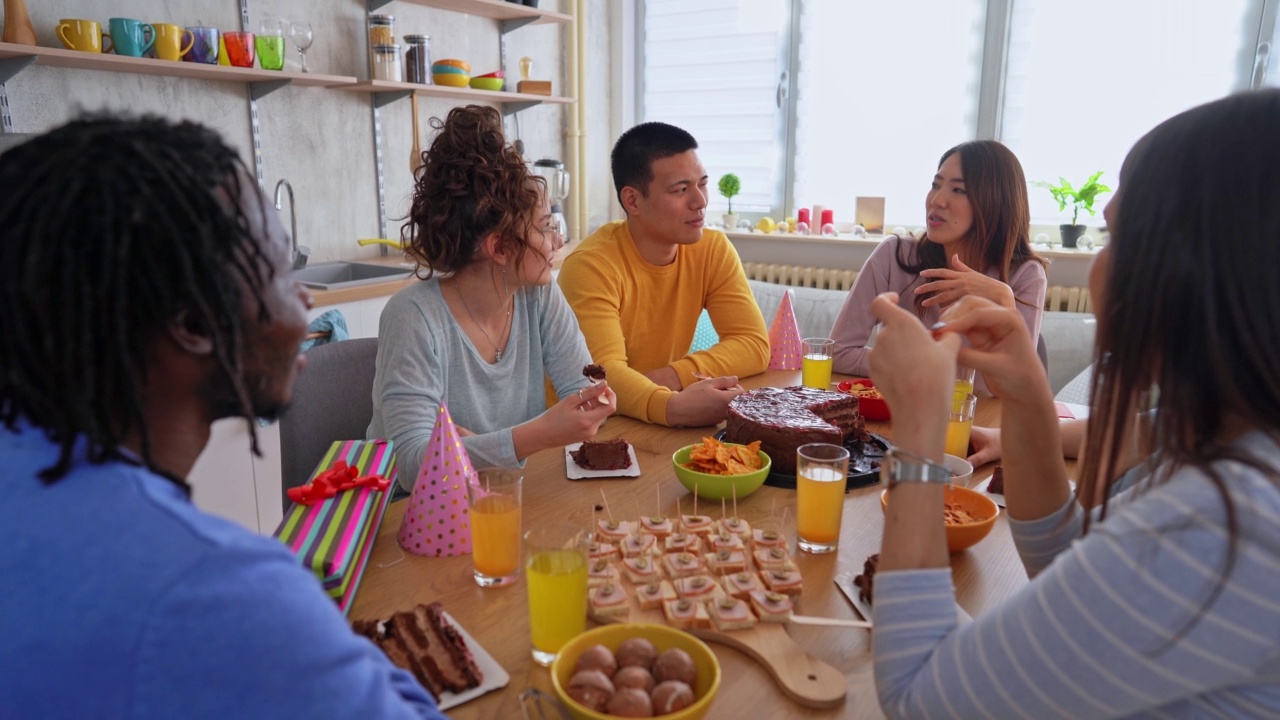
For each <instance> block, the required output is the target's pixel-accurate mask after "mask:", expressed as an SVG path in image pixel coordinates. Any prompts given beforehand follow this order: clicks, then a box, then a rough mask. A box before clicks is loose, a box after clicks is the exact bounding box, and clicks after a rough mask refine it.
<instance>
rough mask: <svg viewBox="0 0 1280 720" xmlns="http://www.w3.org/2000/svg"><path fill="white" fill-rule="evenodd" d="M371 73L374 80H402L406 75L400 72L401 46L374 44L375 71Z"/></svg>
mask: <svg viewBox="0 0 1280 720" xmlns="http://www.w3.org/2000/svg"><path fill="white" fill-rule="evenodd" d="M369 74H370V76H371V77H372V78H373V79H374V80H390V81H392V82H401V81H402V80H403V79H404V77H403V76H402V75H401V74H400V46H399V45H374V46H373V72H371V73H369Z"/></svg>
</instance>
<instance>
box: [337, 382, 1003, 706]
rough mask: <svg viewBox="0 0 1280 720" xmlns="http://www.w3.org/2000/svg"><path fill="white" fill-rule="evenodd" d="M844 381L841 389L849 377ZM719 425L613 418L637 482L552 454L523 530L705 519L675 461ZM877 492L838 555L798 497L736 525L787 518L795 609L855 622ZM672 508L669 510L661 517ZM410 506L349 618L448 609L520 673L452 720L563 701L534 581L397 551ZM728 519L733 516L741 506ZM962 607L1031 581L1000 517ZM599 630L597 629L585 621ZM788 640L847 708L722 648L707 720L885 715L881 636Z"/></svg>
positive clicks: (609, 430)
mask: <svg viewBox="0 0 1280 720" xmlns="http://www.w3.org/2000/svg"><path fill="white" fill-rule="evenodd" d="M836 379H839V378H838V377H837V378H836ZM798 384H800V373H799V372H798V371H794V372H793V371H773V370H771V371H766V372H764V373H761V374H759V375H756V376H754V377H750V378H744V379H743V380H742V385H743V386H744V387H746V388H748V389H751V388H758V387H770V386H773V387H786V386H790V385H798ZM999 417H1000V401H999V400H998V399H996V398H984V399H980V400H979V402H978V408H977V413H976V417H975V424H977V425H984V426H998V425H999ZM867 427H868V429H869V430H871V431H872V432H875V433H879V434H882V435H885V436H886V437H888V436H890V435H891V423H889V422H885V423H873V422H868V423H867ZM714 432H715V428H708V427H703V428H668V427H662V426H658V425H649V424H646V423H642V422H639V421H636V420H633V419H631V418H626V417H621V416H614V417H611V418H609V419H608V421H607V422H606V423H605V424H604V426H603V427H602V428H601V430H600V433H599V435H598V436H597V439H607V438H625V439H626V440H627V441H628V442H630V443H631V444H632V445H633V446H634V447H635V451H636V457H637V459H638V461H639V466H640V471H641V472H640V476H639V477H636V478H610V479H596V480H569V479H567V476H566V464H565V453H564V450H563V449H562V448H551V449H549V450H544V451H542V452H539V453H537V454H535V455H533V456H532V457H530V458H529V459H528V461H527V463H526V465H525V468H524V473H525V474H524V490H523V493H524V500H523V503H524V505H523V511H522V512H523V518H522V522H523V526H524V528H526V529H527V528H530V527H534V526H536V525H538V524H540V523H550V522H566V521H567V522H572V523H580V524H582V525H583V526H587V525H589V524H590V523H591V522H592V518H593V516H595V517H604V514H603V512H601V511H600V510H598V509H597V508H598V507H599V506H601V505H603V504H604V503H605V502H607V504H608V507H609V511H610V512H611V513H612V514H613V515H614V516H615V517H618V518H619V519H636V518H638V517H639V516H640V515H641V514H642V513H643V514H647V515H648V514H655V513H660V514H662V515H666V516H674V515H677V514H678V509H679V510H683V512H685V513H692V512H693V511H694V496H693V494H692V493H690V492H689V491H688V490H686V489H685V488H684V486H682V485H681V484H680V482H679V480H678V479H677V478H676V476H675V471H674V469H673V467H672V462H671V455H672V453H674V452H675V451H676V450H677V449H679V448H681V447H683V446H685V445H688V444H690V443H696V442H698V441H700V439H701V438H702V437H704V436H708V435H711V434H713V433H714ZM993 468H994V465H988V466H986V467H983V468H978V469H977V470H976V471H975V472H974V480H973V483H974V484H975V485H976V484H977V483H979V482H981V480H983V479H985V478H986V477H988V476H989V475H990V474H991V472H992V470H993ZM879 495H880V487H879V484H878V483H877V484H874V485H871V486H869V487H864V488H861V489H855V490H852V491H850V492H849V493H848V494H847V495H846V496H845V499H844V514H843V520H842V525H841V532H840V540H839V549H838V551H837V552H835V553H831V554H826V555H810V554H808V553H804V552H796V547H795V524H794V517H795V491H794V490H789V489H783V488H776V487H771V486H769V485H765V486H763V487H761V488H760V489H759V490H758V491H756V492H755V493H752V494H751V495H750V496H749V497H746V498H742V499H739V500H738V514H739V516H741V517H743V518H744V519H746V520H747V521H748V522H752V523H753V524H754V523H756V522H758V521H760V520H764V519H767V518H775V519H776V518H778V517H779V516H781V515H782V514H783V510H784V509H787V510H788V512H786V517H788V518H790V522H789V527H786V528H784V529H785V530H787V532H788V536H789V538H790V540H791V543H792V551H793V553H794V555H795V558H796V563H797V565H798V566H799V568H800V572H801V574H802V576H803V578H804V591H803V593H802V594H801V596H800V598H799V600H798V603H797V611H798V612H801V613H803V614H805V615H810V616H822V617H829V618H845V619H856V618H858V617H859V616H858V614H857V612H856V611H855V610H854V609H853V607H852V605H851V604H850V603H849V601H848V600H847V599H846V598H845V596H844V595H843V594H842V593H841V592H840V590H839V589H838V588H837V587H836V584H835V578H836V576H837V575H840V574H843V573H849V574H856V573H858V572H860V571H861V569H862V565H863V561H864V560H865V559H866V557H867V556H868V555H870V554H872V553H876V552H879V550H880V538H881V533H882V531H883V522H884V518H883V514H882V511H881V508H880V498H879ZM659 498H661V507H658V502H659ZM407 505H408V503H407V502H398V503H394V504H392V505H391V507H390V508H389V509H388V510H387V514H386V517H385V519H384V520H383V523H382V527H381V529H380V531H379V533H378V538H377V541H376V544H375V547H374V549H373V552H372V555H371V557H370V560H369V565H368V569H367V570H366V573H365V577H364V580H363V585H362V587H361V588H360V591H359V594H358V595H357V597H356V600H355V604H354V606H353V608H352V610H351V613H350V615H351V617H352V618H385V617H387V616H389V615H391V614H392V613H394V612H396V611H399V610H404V609H407V608H411V607H413V606H414V605H416V604H418V603H424V602H432V601H439V602H440V603H441V604H442V605H443V606H444V608H445V610H447V611H448V612H449V614H450V615H451V616H452V617H453V618H454V619H455V620H456V621H457V622H458V623H459V624H460V625H461V626H462V627H463V628H464V629H466V630H467V631H468V632H469V633H470V634H471V635H472V637H473V638H475V640H476V641H477V642H479V643H480V644H481V645H482V646H483V647H484V649H485V650H486V651H488V652H489V653H490V654H491V655H492V656H493V657H494V659H495V660H497V662H498V663H499V664H501V665H502V667H503V668H504V669H505V670H506V671H507V672H508V673H509V674H510V676H511V681H510V683H509V684H508V685H507V686H506V687H505V688H502V689H500V690H496V691H494V692H491V693H488V694H486V695H483V696H481V697H479V698H477V699H474V700H472V701H470V702H468V703H466V704H464V705H461V706H458V707H456V708H454V709H452V710H450V711H449V715H450V717H453V718H520V717H521V701H520V697H519V696H520V693H521V691H522V690H524V689H525V688H537V689H539V690H541V691H543V692H545V693H546V694H548V695H553V694H554V693H553V690H552V686H551V677H550V672H549V670H548V669H547V668H544V667H541V666H539V665H537V664H535V663H534V662H533V659H532V658H531V656H530V648H531V645H530V640H529V618H528V603H527V598H526V588H525V583H524V577H523V575H521V577H520V579H519V580H517V582H515V583H514V584H512V585H509V586H507V587H499V588H480V587H479V586H477V585H476V583H475V582H474V581H473V580H472V563H471V556H470V555H461V556H457V557H445V558H435V557H422V556H417V555H412V554H409V553H407V552H404V551H403V550H401V549H400V547H399V546H398V545H397V543H396V534H397V532H398V531H399V529H400V522H401V518H402V517H403V515H404V509H405V506H407ZM698 512H699V513H701V514H706V515H712V516H713V517H719V516H720V512H721V508H720V505H719V503H714V504H712V503H708V502H706V501H699V502H698ZM728 512H729V513H730V514H732V508H729V510H728ZM951 570H952V577H953V578H954V581H955V587H956V598H957V601H958V603H959V605H960V607H961V608H962V609H964V610H965V611H967V612H968V613H969V614H970V615H971V616H977V615H979V614H981V613H982V612H984V611H985V610H987V609H988V608H990V607H992V606H994V605H996V604H997V603H999V602H1001V601H1002V600H1003V599H1004V598H1007V597H1009V596H1010V595H1011V594H1012V593H1013V592H1014V591H1016V590H1018V589H1019V588H1020V587H1022V586H1023V585H1024V584H1025V583H1026V582H1027V576H1026V573H1025V571H1024V570H1023V567H1022V563H1021V561H1020V560H1019V559H1018V554H1017V551H1016V550H1015V549H1014V546H1013V541H1012V539H1011V538H1010V535H1009V530H1008V527H1007V524H1006V522H1005V517H1004V513H1003V512H1001V514H1000V516H999V517H998V518H997V520H996V524H995V527H994V528H993V530H992V532H991V533H990V534H989V535H988V536H987V537H986V538H985V539H984V540H982V541H981V542H979V543H978V544H977V545H975V546H973V547H972V548H970V549H968V550H966V551H963V552H960V553H956V554H954V555H952V556H951ZM588 625H589V626H590V625H593V623H590V622H589V623H588ZM787 632H788V633H789V634H790V635H791V637H792V638H793V639H794V640H795V642H796V643H797V644H798V645H799V646H800V647H801V648H803V649H804V650H805V651H806V652H807V653H808V654H809V655H810V656H812V657H813V658H816V659H818V660H821V661H822V662H825V663H827V664H828V665H830V666H832V667H834V668H835V669H836V670H838V671H839V672H841V673H843V675H844V677H845V680H846V682H847V684H848V692H847V694H846V696H845V698H844V701H843V703H841V704H839V705H837V706H834V707H828V708H823V709H816V708H810V707H804V706H802V705H800V704H798V703H796V702H795V701H793V700H791V699H790V698H788V697H787V696H785V695H784V694H783V693H782V692H780V691H779V689H778V687H777V686H776V685H775V683H774V681H773V679H772V677H771V676H770V675H769V674H768V672H766V670H765V669H763V668H762V667H761V666H760V665H759V664H757V663H756V661H755V660H753V659H752V658H750V657H748V656H747V655H746V654H744V653H742V652H739V651H738V650H735V649H732V648H730V647H728V646H725V645H721V644H716V643H714V642H713V643H711V644H710V646H711V648H712V649H713V650H714V652H715V654H716V656H717V657H718V658H719V661H720V665H721V668H722V674H723V677H722V681H721V686H720V690H719V693H718V694H717V696H716V699H715V702H714V704H713V705H712V707H711V711H710V713H709V714H708V716H707V717H709V718H735V719H740V718H783V717H787V718H792V717H804V718H810V717H812V718H880V717H883V715H882V713H881V712H880V706H879V703H878V702H877V700H876V694H875V687H874V680H873V677H872V665H871V653H870V633H869V632H868V631H867V630H862V629H855V628H831V627H817V626H800V625H795V624H789V625H788V626H787Z"/></svg>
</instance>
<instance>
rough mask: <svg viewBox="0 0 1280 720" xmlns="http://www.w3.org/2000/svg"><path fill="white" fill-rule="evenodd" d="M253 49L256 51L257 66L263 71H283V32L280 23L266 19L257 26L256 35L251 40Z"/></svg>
mask: <svg viewBox="0 0 1280 720" xmlns="http://www.w3.org/2000/svg"><path fill="white" fill-rule="evenodd" d="M253 43H254V47H255V48H256V49H257V51H258V65H260V66H261V67H262V69H263V70H283V69H284V30H283V29H282V28H281V27H280V21H279V20H274V19H271V18H267V19H265V20H263V21H262V23H261V24H259V25H258V34H257V35H255V36H254V38H253Z"/></svg>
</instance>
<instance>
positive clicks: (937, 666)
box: [874, 432, 1280, 720]
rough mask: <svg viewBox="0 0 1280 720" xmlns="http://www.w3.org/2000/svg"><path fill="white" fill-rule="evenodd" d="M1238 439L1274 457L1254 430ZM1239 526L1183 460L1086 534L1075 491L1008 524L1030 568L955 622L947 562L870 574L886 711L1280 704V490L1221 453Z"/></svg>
mask: <svg viewBox="0 0 1280 720" xmlns="http://www.w3.org/2000/svg"><path fill="white" fill-rule="evenodd" d="M1237 447H1238V448H1240V449H1242V450H1245V451H1246V452H1249V453H1251V454H1252V455H1253V456H1254V457H1257V458H1260V459H1261V460H1262V461H1263V462H1265V463H1266V464H1267V465H1268V466H1269V467H1271V468H1273V469H1274V468H1278V467H1280V447H1277V446H1276V445H1275V444H1273V443H1272V442H1271V441H1270V440H1268V439H1267V438H1266V437H1265V436H1263V435H1262V434H1261V433H1258V432H1255V433H1253V434H1251V435H1249V436H1247V437H1245V438H1243V439H1242V440H1240V441H1239V442H1238V443H1237ZM1215 468H1216V469H1217V471H1218V472H1219V473H1220V474H1221V476H1222V478H1223V479H1224V481H1225V483H1226V485H1227V486H1228V487H1229V488H1230V489H1231V493H1232V497H1233V499H1234V502H1235V509H1236V513H1237V520H1238V525H1239V531H1238V539H1237V544H1236V558H1235V564H1234V566H1233V567H1232V568H1231V571H1230V573H1229V575H1228V576H1227V578H1226V583H1225V584H1224V585H1223V586H1222V589H1221V594H1219V595H1218V596H1217V597H1216V598H1214V597H1213V594H1214V591H1215V588H1216V585H1217V580H1218V578H1219V577H1221V574H1222V572H1223V571H1224V569H1225V560H1226V552H1227V530H1226V528H1227V522H1226V513H1225V510H1224V507H1223V503H1222V500H1221V498H1220V496H1219V495H1218V493H1217V491H1216V490H1215V488H1214V486H1213V484H1212V483H1211V482H1210V481H1209V480H1208V478H1207V476H1206V475H1205V474H1204V473H1203V472H1201V471H1199V470H1194V469H1183V470H1181V471H1179V472H1177V473H1175V474H1174V475H1173V476H1172V477H1171V478H1170V479H1169V480H1168V481H1167V482H1166V483H1164V484H1161V485H1159V486H1157V487H1155V488H1152V489H1149V490H1147V491H1146V492H1139V493H1138V494H1136V495H1135V494H1134V493H1133V492H1132V491H1131V492H1128V493H1125V494H1123V495H1121V496H1120V497H1118V498H1117V499H1116V500H1115V501H1113V502H1112V504H1111V508H1110V510H1109V517H1108V518H1107V519H1106V520H1105V521H1104V522H1101V523H1097V524H1095V525H1093V526H1092V527H1091V528H1090V531H1089V534H1088V535H1087V536H1085V537H1083V538H1081V537H1080V529H1081V522H1082V512H1081V510H1080V507H1079V505H1077V504H1076V503H1075V501H1074V500H1072V501H1071V502H1068V503H1067V504H1066V505H1065V506H1064V507H1063V508H1061V509H1060V510H1059V511H1058V512H1056V513H1054V514H1053V515H1051V516H1049V517H1045V518H1042V519H1040V520H1036V521H1032V522H1017V521H1014V520H1010V521H1009V525H1010V527H1011V528H1012V530H1013V536H1014V541H1015V543H1016V545H1017V547H1018V551H1019V553H1020V554H1021V556H1022V560H1023V563H1024V565H1025V566H1026V569H1027V572H1028V574H1029V575H1030V576H1031V577H1032V581H1031V582H1030V583H1028V584H1027V585H1026V586H1024V587H1023V588H1022V589H1021V590H1020V591H1019V592H1018V593H1017V594H1015V595H1014V596H1013V597H1011V598H1009V599H1008V600H1007V601H1006V602H1005V603H1004V604H1002V605H1000V606H999V607H997V608H994V609H992V610H990V611H988V612H986V613H983V614H982V615H981V616H979V617H978V618H977V619H976V620H975V621H974V622H972V623H968V624H966V625H963V626H961V625H959V624H958V623H957V618H956V613H955V595H954V590H953V588H952V585H951V571H950V569H945V568H944V569H934V570H911V571H897V572H882V573H880V574H878V575H877V576H876V595H875V606H874V616H875V617H874V622H875V643H874V646H875V647H874V654H875V657H874V660H875V675H876V688H877V692H878V694H879V697H880V704H881V707H882V708H883V709H884V711H885V713H886V714H887V715H889V716H890V717H913V718H915V717H919V718H953V717H954V718H1001V719H1004V718H1036V719H1037V720H1043V719H1045V718H1111V717H1161V718H1163V717H1168V718H1173V717H1177V718H1185V717H1232V718H1238V717H1249V718H1261V717H1280V488H1277V486H1276V484H1275V483H1274V482H1273V481H1272V480H1271V479H1269V478H1267V477H1266V476H1265V475H1263V474H1262V473H1260V472H1258V471H1257V470H1255V469H1253V468H1250V467H1248V466H1245V465H1243V464H1240V463H1234V462H1222V463H1218V464H1217V465H1215Z"/></svg>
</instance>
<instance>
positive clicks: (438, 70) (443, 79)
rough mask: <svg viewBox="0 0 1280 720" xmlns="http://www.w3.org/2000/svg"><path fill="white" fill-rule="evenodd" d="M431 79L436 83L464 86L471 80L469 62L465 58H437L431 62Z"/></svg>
mask: <svg viewBox="0 0 1280 720" xmlns="http://www.w3.org/2000/svg"><path fill="white" fill-rule="evenodd" d="M431 80H432V81H433V82H435V84H437V85H447V86H449V87H466V86H467V84H468V83H470V82H471V63H468V62H467V61H466V60H453V59H447V60H438V61H436V62H434V63H431Z"/></svg>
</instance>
